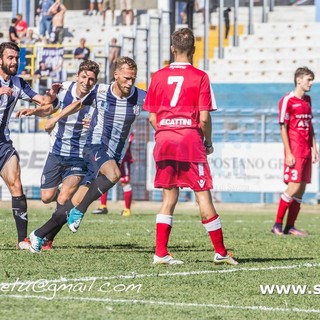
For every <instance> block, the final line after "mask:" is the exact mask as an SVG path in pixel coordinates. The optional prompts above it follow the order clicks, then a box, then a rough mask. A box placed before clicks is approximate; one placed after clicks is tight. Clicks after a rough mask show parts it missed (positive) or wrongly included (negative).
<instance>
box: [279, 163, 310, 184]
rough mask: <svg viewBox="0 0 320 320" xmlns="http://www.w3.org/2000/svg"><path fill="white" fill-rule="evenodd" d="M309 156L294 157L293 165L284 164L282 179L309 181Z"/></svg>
mask: <svg viewBox="0 0 320 320" xmlns="http://www.w3.org/2000/svg"><path fill="white" fill-rule="evenodd" d="M311 168H312V160H311V158H296V163H295V165H294V167H289V166H287V165H286V164H285V165H284V174H283V181H284V182H285V183H287V184H288V183H289V182H297V183H298V182H305V183H310V182H311Z"/></svg>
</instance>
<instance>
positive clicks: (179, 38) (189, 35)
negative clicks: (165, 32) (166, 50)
mask: <svg viewBox="0 0 320 320" xmlns="http://www.w3.org/2000/svg"><path fill="white" fill-rule="evenodd" d="M171 45H172V46H173V47H174V49H175V50H177V51H178V52H181V53H185V54H187V55H188V57H191V56H192V55H193V53H194V34H193V31H192V30H191V29H190V28H181V29H179V30H177V31H175V32H173V34H172V35H171Z"/></svg>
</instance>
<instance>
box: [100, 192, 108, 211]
mask: <svg viewBox="0 0 320 320" xmlns="http://www.w3.org/2000/svg"><path fill="white" fill-rule="evenodd" d="M107 198H108V192H105V193H104V194H103V195H102V196H101V197H100V205H101V207H103V206H105V207H107Z"/></svg>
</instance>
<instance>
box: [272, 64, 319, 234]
mask: <svg viewBox="0 0 320 320" xmlns="http://www.w3.org/2000/svg"><path fill="white" fill-rule="evenodd" d="M313 80H314V73H313V72H312V71H311V70H309V69H308V68H306V67H303V68H298V69H297V70H296V72H295V75H294V83H295V89H294V90H293V91H292V92H290V93H288V94H286V95H285V96H284V97H282V98H281V100H280V102H279V123H280V133H281V138H282V142H283V146H284V154H285V161H284V182H285V183H286V184H287V189H286V190H285V191H284V192H283V193H282V195H281V198H280V202H279V206H278V212H277V216H276V221H275V224H274V226H273V228H272V230H271V231H272V232H273V233H274V234H275V235H278V236H281V235H284V234H292V235H295V236H307V235H308V234H307V233H306V232H304V231H301V230H298V229H297V228H295V226H294V224H295V221H296V219H297V216H298V214H299V211H300V206H301V203H302V197H303V194H304V192H305V189H306V185H307V183H310V182H311V167H312V162H317V161H318V150H317V145H316V139H315V135H314V131H313V126H312V122H311V119H312V110H311V99H310V96H308V95H306V94H305V93H306V92H308V91H310V89H311V87H312V84H313ZM287 210H288V217H287V223H286V226H285V228H284V230H283V229H282V223H283V219H284V216H285V214H286V211H287Z"/></svg>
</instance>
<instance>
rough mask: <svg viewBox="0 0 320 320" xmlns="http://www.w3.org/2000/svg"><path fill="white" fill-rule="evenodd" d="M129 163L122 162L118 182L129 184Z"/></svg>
mask: <svg viewBox="0 0 320 320" xmlns="http://www.w3.org/2000/svg"><path fill="white" fill-rule="evenodd" d="M130 165H131V162H130V161H125V160H123V161H122V162H121V165H120V172H121V177H120V182H122V183H129V182H130Z"/></svg>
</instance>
